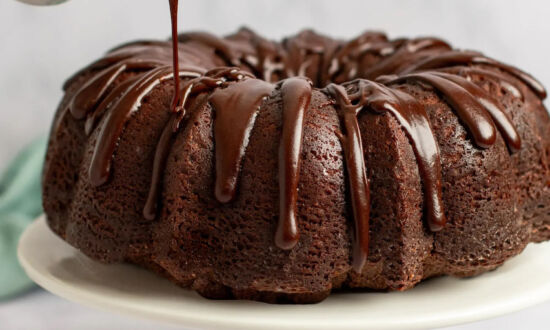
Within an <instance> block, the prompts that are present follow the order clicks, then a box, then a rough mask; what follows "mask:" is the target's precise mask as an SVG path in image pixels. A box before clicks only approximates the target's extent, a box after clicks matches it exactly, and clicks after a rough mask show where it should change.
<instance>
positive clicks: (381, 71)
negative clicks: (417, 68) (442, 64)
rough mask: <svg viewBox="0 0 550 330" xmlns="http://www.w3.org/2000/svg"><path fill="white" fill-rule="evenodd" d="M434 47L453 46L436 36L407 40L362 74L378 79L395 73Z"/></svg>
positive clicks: (437, 48) (444, 47)
mask: <svg viewBox="0 0 550 330" xmlns="http://www.w3.org/2000/svg"><path fill="white" fill-rule="evenodd" d="M434 49H436V50H441V49H444V50H445V49H451V46H449V44H447V43H446V42H444V41H442V40H439V39H434V38H420V39H412V40H408V41H405V42H403V44H402V45H401V46H400V47H399V48H398V49H397V50H396V51H395V52H394V53H392V54H391V56H388V57H386V58H385V59H383V60H381V61H380V62H378V63H377V64H375V65H374V66H373V67H371V68H369V69H368V70H366V71H365V72H364V73H363V74H362V77H363V78H367V79H376V78H377V77H379V76H381V75H386V74H392V73H395V72H397V71H398V69H399V68H400V67H402V66H403V65H404V64H406V63H410V62H411V61H412V62H416V61H418V60H419V59H420V58H422V57H423V56H426V55H425V53H426V52H427V51H430V50H432V51H433V50H434ZM349 78H354V77H349Z"/></svg>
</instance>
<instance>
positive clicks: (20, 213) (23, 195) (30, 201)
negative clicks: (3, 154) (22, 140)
mask: <svg viewBox="0 0 550 330" xmlns="http://www.w3.org/2000/svg"><path fill="white" fill-rule="evenodd" d="M45 152H46V141H45V139H40V140H37V141H35V142H33V143H32V144H31V145H29V146H28V147H26V148H25V149H24V150H23V151H22V152H21V153H20V154H19V155H18V156H17V157H16V158H15V160H14V161H13V163H12V164H11V165H10V166H9V167H8V169H7V171H6V172H5V173H4V175H3V176H2V177H1V178H0V260H1V262H0V300H1V299H6V298H8V297H11V296H14V295H17V294H18V293H22V292H24V291H26V290H28V289H29V288H31V287H32V286H33V282H32V281H31V280H30V279H29V278H28V277H27V275H26V274H25V272H24V271H23V269H22V268H21V266H20V265H19V262H18V261H17V242H18V241H19V237H20V236H21V234H22V233H23V231H24V230H25V227H26V226H27V225H28V224H30V223H31V222H32V221H33V220H34V219H35V218H37V217H38V216H39V215H40V214H41V213H42V197H41V188H40V176H41V174H42V165H43V163H44V154H45Z"/></svg>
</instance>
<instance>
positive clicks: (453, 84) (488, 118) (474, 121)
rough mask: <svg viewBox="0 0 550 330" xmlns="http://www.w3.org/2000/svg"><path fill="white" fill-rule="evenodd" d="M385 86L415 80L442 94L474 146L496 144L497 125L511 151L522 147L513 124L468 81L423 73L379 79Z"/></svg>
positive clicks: (449, 76) (501, 110) (484, 146)
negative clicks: (467, 130)
mask: <svg viewBox="0 0 550 330" xmlns="http://www.w3.org/2000/svg"><path fill="white" fill-rule="evenodd" d="M380 80H386V84H392V83H397V82H402V81H406V80H416V81H421V82H424V83H428V84H430V85H432V86H433V87H434V88H436V89H437V90H438V91H439V92H441V93H442V94H443V96H444V97H445V99H446V100H447V102H448V103H449V104H450V105H451V107H452V108H453V109H454V110H455V111H456V113H457V115H458V117H459V118H460V119H461V120H462V122H463V123H464V124H465V125H466V126H467V127H468V129H469V131H470V133H471V134H472V136H473V138H474V141H475V142H476V144H477V145H478V146H480V147H482V148H488V147H489V146H491V145H493V144H494V143H495V141H496V128H495V122H496V126H497V127H498V129H499V131H500V133H501V134H502V136H503V137H504V139H505V141H506V142H507V144H508V146H509V147H510V149H511V150H513V151H515V150H518V149H519V148H521V139H520V137H519V134H518V132H517V131H516V129H515V127H514V125H513V123H512V121H511V120H510V118H508V115H506V113H505V112H504V110H503V109H502V108H501V107H500V106H499V105H498V104H497V103H496V102H495V101H494V100H492V98H491V97H490V96H489V95H487V93H486V92H485V91H484V90H483V89H481V88H480V87H478V86H477V85H475V84H473V83H471V82H469V81H468V80H466V79H464V78H462V77H460V76H456V75H451V74H448V73H443V72H422V73H415V74H408V75H404V76H401V77H398V78H395V79H393V80H392V79H389V80H388V79H387V77H381V79H380Z"/></svg>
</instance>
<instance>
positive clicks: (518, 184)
mask: <svg viewBox="0 0 550 330" xmlns="http://www.w3.org/2000/svg"><path fill="white" fill-rule="evenodd" d="M422 40H424V39H411V40H405V39H399V40H388V39H386V37H385V36H384V35H382V34H378V33H366V34H364V35H362V36H361V37H359V38H357V39H356V40H353V41H350V42H344V41H340V40H333V39H330V38H327V37H324V36H320V35H317V34H315V33H313V32H311V31H306V32H303V33H301V34H299V35H297V36H295V37H292V38H288V39H286V40H285V41H284V42H283V43H275V42H271V41H267V40H265V39H262V38H260V37H259V36H257V35H255V34H254V33H253V32H251V31H249V30H246V29H243V30H241V31H240V32H239V33H237V34H235V35H232V36H229V37H227V38H225V39H220V38H216V37H214V36H211V35H207V34H202V33H195V34H193V33H191V34H186V35H181V36H180V47H181V49H182V50H183V52H184V53H185V54H184V55H182V57H180V62H181V64H182V65H187V66H189V65H192V66H193V67H200V68H204V69H205V70H210V69H213V68H215V67H218V66H226V65H234V66H238V67H239V68H240V70H243V72H244V71H249V72H251V73H252V74H254V75H255V76H256V77H258V78H260V79H264V80H267V81H278V80H280V79H284V78H287V77H291V76H296V75H305V76H307V77H309V78H310V79H311V80H312V81H313V84H314V86H315V87H316V88H313V91H312V93H311V100H310V102H309V104H308V105H307V108H306V109H304V110H305V111H304V120H303V130H302V132H303V133H302V139H301V141H302V142H301V152H300V154H299V155H300V157H299V160H300V166H299V181H298V187H297V191H298V192H299V193H298V194H297V195H296V198H297V201H296V205H297V207H296V215H297V216H296V219H297V228H298V231H299V239H297V241H296V243H295V245H294V246H293V247H292V248H290V249H283V248H280V247H278V246H277V244H275V241H274V235H275V232H276V230H277V226H278V221H280V219H279V218H280V211H279V205H280V200H281V198H282V195H281V191H280V185H279V184H280V179H281V177H280V176H281V172H280V164H279V162H280V158H279V157H280V148H281V139H282V134H283V133H282V130H283V124H282V123H283V110H284V106H283V103H284V102H285V101H284V100H283V95H282V91H281V88H279V87H277V88H275V87H274V89H273V91H272V92H271V93H270V94H269V96H268V97H266V98H264V99H263V100H262V101H261V104H260V107H259V110H258V112H257V115H256V117H255V121H254V123H253V126H252V127H251V130H250V135H249V137H248V139H247V142H248V144H247V145H246V152H244V153H243V154H242V160H241V162H240V163H239V164H238V165H239V169H238V185H237V193H236V194H235V196H234V198H233V199H232V200H231V201H229V202H223V203H222V202H220V201H219V199H218V198H216V195H215V194H214V190H215V186H216V166H217V162H216V151H219V150H217V149H216V146H217V143H216V139H215V138H214V134H215V127H214V126H215V125H216V120H221V119H219V118H217V116H216V111H217V110H218V111H220V110H219V109H215V108H214V106H213V105H212V99H211V95H212V94H213V93H216V91H214V90H213V89H210V90H207V91H204V92H202V93H200V92H199V93H197V94H196V95H194V96H193V98H192V99H190V101H189V104H188V110H187V113H186V117H185V120H184V122H183V123H182V124H181V125H180V127H179V130H177V132H176V133H175V134H174V136H173V138H172V140H171V143H170V144H169V148H168V149H167V155H166V157H165V158H162V157H161V158H158V157H156V156H155V154H157V153H158V152H159V140H161V135H162V134H163V132H164V131H165V130H166V127H167V122H169V121H170V120H171V118H172V113H171V111H170V103H171V101H172V94H173V89H174V88H173V82H172V81H171V80H169V79H166V80H162V81H160V82H159V83H158V84H157V85H155V86H153V88H152V89H151V90H150V91H148V92H147V93H145V94H144V95H143V97H142V98H141V99H139V104H138V106H137V108H136V109H135V111H133V112H132V113H131V114H130V115H129V116H128V118H127V119H126V120H125V121H124V122H123V128H122V130H121V132H120V134H118V135H117V136H115V137H114V138H113V139H114V140H113V141H114V142H116V148H115V150H114V151H113V153H112V155H111V154H109V155H110V156H111V157H112V158H109V159H110V166H109V172H108V180H106V181H105V182H101V183H100V184H97V183H94V180H93V175H92V178H91V176H90V172H91V168H92V167H93V166H94V164H93V162H94V157H95V155H94V153H96V152H97V149H98V148H99V147H98V146H97V144H98V143H99V142H98V141H100V139H101V138H104V137H102V135H105V134H108V133H109V132H106V128H105V127H107V124H106V123H107V122H108V121H109V116H113V114H112V113H114V110H111V108H113V107H115V106H114V105H113V104H115V103H116V100H117V98H115V99H113V100H112V102H111V103H112V104H107V106H106V107H105V110H106V112H105V114H102V115H101V114H100V116H98V117H97V118H98V119H99V120H98V121H97V122H96V123H95V125H90V124H89V123H88V125H89V126H90V127H88V129H86V127H85V126H86V122H87V121H89V117H90V116H93V115H94V111H95V112H97V109H98V108H101V106H99V104H100V103H101V102H102V101H104V99H105V98H108V97H109V96H106V95H110V94H113V95H114V96H115V97H118V98H122V97H123V95H124V94H120V95H115V94H116V93H115V91H116V88H117V86H120V85H121V84H124V83H125V82H128V81H130V80H131V79H133V78H135V77H138V78H139V77H141V75H143V74H144V72H147V70H150V68H146V69H144V68H143V67H139V66H131V65H128V67H125V68H123V69H121V73H120V74H118V75H116V76H114V78H113V79H112V80H111V81H109V82H108V83H105V84H104V85H103V86H101V87H104V88H103V89H102V91H101V93H100V94H98V95H102V96H101V99H99V100H97V99H94V97H95V96H94V94H93V93H92V94H90V93H83V92H82V91H83V90H85V89H86V86H90V85H91V84H92V83H91V82H93V81H94V79H96V80H97V77H98V75H99V74H101V73H102V72H105V70H108V69H109V66H108V65H112V63H120V62H121V61H125V60H128V57H123V56H121V57H120V58H117V57H116V56H114V55H113V54H115V55H116V54H117V51H118V52H120V51H121V50H122V51H125V50H131V51H132V52H134V51H135V53H132V54H133V55H136V54H137V56H138V57H139V56H142V57H143V58H145V59H149V58H153V57H154V59H155V61H158V62H160V63H164V64H166V63H169V62H168V61H169V60H170V59H169V58H168V57H167V55H166V54H165V53H164V52H163V51H162V50H163V49H165V48H166V49H168V51H169V43H168V42H143V43H137V44H136V43H134V44H129V45H126V46H122V47H121V48H118V49H116V50H114V51H113V53H110V54H109V55H107V57H106V58H107V59H109V60H105V59H104V60H100V61H99V62H96V63H95V64H93V65H92V66H90V67H88V68H87V69H84V70H83V71H81V72H80V73H78V74H77V75H75V77H73V78H72V79H70V80H69V81H68V83H67V85H66V94H65V97H64V99H63V100H62V102H61V104H60V106H59V109H58V111H57V114H56V117H55V120H54V124H53V126H52V131H51V136H50V141H49V148H48V153H47V157H46V163H45V168H44V175H43V196H44V197H43V198H44V209H45V212H46V214H47V218H48V223H49V225H50V227H51V228H52V230H53V231H54V232H55V233H57V234H58V235H59V236H61V237H62V238H63V239H65V240H66V241H67V242H68V243H70V244H71V245H73V246H75V247H76V248H78V249H80V250H81V251H82V252H84V253H85V254H86V255H88V256H89V257H91V258H93V259H96V260H99V261H101V262H106V263H112V262H130V263H135V264H138V265H141V266H144V267H147V268H150V269H152V270H153V271H155V272H157V273H159V274H161V275H162V276H165V277H167V278H169V279H171V280H172V281H174V282H175V283H177V284H179V285H181V286H184V287H189V288H191V289H193V290H196V291H197V292H199V293H200V294H201V295H204V296H206V297H210V298H236V299H253V300H261V301H267V302H295V303H311V302H317V301H320V300H322V299H324V298H326V297H327V296H328V295H329V294H330V292H331V290H332V289H337V288H372V289H384V290H385V289H389V290H405V289H409V288H411V287H413V286H414V285H416V284H417V283H419V282H420V281H421V280H424V279H427V278H429V277H433V276H439V275H453V276H459V277H463V276H472V275H476V274H479V273H482V272H485V271H488V270H492V269H495V268H496V267H498V266H500V265H501V264H502V263H503V262H504V261H506V260H507V259H509V258H510V257H512V256H514V255H517V254H518V253H520V252H521V251H522V250H523V249H524V248H525V246H526V245H527V244H528V243H529V242H540V241H544V240H547V239H549V238H550V175H549V172H548V159H549V157H550V119H549V116H548V113H547V111H546V109H545V108H544V106H543V104H542V101H541V99H542V98H543V97H544V91H543V90H541V89H540V88H539V89H537V86H536V85H534V83H532V82H531V83H530V81H529V80H528V79H527V78H525V77H524V76H521V75H519V74H518V73H517V72H518V71H513V70H512V69H509V68H508V67H503V66H500V64H499V65H495V64H494V63H487V62H483V61H477V62H476V61H469V62H460V63H451V64H452V65H451V64H449V63H447V65H442V66H440V67H433V68H428V69H430V70H432V69H433V70H438V72H443V71H444V72H445V73H448V74H450V75H453V76H458V77H467V78H468V80H469V81H471V82H473V83H474V84H475V85H477V86H479V87H480V88H481V90H483V91H484V93H486V94H487V95H489V96H490V97H492V99H494V100H495V102H496V103H497V104H498V105H499V106H500V107H501V108H502V110H503V111H504V113H505V114H506V115H507V116H508V117H509V118H510V120H511V123H512V124H513V126H515V129H516V131H517V133H518V135H519V137H520V138H521V148H519V150H517V151H516V150H512V149H513V147H511V146H510V143H509V142H507V141H506V140H505V139H504V138H503V135H502V134H501V133H502V131H501V130H499V131H497V134H496V140H494V142H493V144H492V145H491V146H490V147H487V146H485V147H480V146H479V145H478V144H476V142H475V141H474V138H473V137H472V134H473V133H472V131H471V130H469V129H468V128H467V127H466V126H467V125H465V122H464V119H463V118H462V117H460V116H457V109H456V107H457V105H455V104H454V103H453V102H452V96H449V95H445V93H443V92H441V90H439V89H438V88H434V86H433V84H430V83H426V82H425V81H424V82H423V81H420V80H418V79H416V78H414V77H409V78H406V79H405V78H403V79H401V78H400V77H404V76H405V75H407V74H410V73H411V72H417V71H411V72H407V69H408V68H410V67H413V66H414V65H416V64H418V63H420V62H421V61H422V60H425V59H426V58H428V57H429V56H435V55H437V56H439V55H441V54H444V53H446V52H449V51H451V49H450V47H449V46H448V45H447V44H445V43H444V42H442V41H440V40H437V39H429V40H430V45H429V46H427V47H425V48H420V49H418V50H415V49H413V47H411V45H412V44H414V43H415V42H416V44H418V43H421V42H422ZM135 47H141V48H140V49H139V50H135ZM369 47H370V48H369ZM407 47H408V48H407ZM159 49H160V50H159ZM359 49H361V50H362V51H361V52H359V51H358V50H359ZM365 49H367V50H368V49H370V50H372V51H364V50H365ZM407 49H408V50H407ZM352 50H354V51H352ZM348 51H349V52H348ZM147 52H150V53H151V54H149V55H147V56H143V54H144V53H147ZM404 52H406V54H405V53H404ZM266 53H267V54H271V55H270V56H267V55H265V54H266ZM346 54H347V55H346ZM480 56H481V55H480ZM266 59H269V61H267V60H266ZM455 62H456V61H455ZM155 63H156V62H155ZM330 63H333V64H332V65H331V64H330ZM334 63H336V64H337V65H338V70H336V71H335V70H333V69H331V67H332V66H334V65H335V64H334ZM331 70H332V71H331ZM472 70H473V71H472ZM475 70H482V71H475ZM409 71H410V70H409ZM419 71H421V70H420V69H419ZM422 72H424V71H422ZM430 72H431V71H430ZM390 74H391V75H394V74H396V75H397V77H390V78H391V79H390V78H385V79H382V80H380V81H381V82H384V86H385V87H383V88H388V89H390V90H392V91H395V90H397V91H402V92H404V93H405V94H408V95H410V96H412V97H413V98H414V100H416V102H418V104H419V105H420V106H422V107H423V109H425V111H426V113H427V118H428V120H429V123H430V126H431V129H432V131H433V137H434V138H435V141H436V142H437V146H438V148H439V150H438V155H439V157H440V165H441V169H440V174H441V182H440V188H441V200H442V202H443V206H444V217H445V218H446V221H447V223H446V225H445V226H444V227H443V228H442V229H440V230H437V231H432V230H430V227H429V226H428V224H427V220H426V212H427V211H426V205H425V204H426V198H427V197H426V191H425V186H423V182H425V177H424V176H423V174H422V173H421V171H420V168H419V163H418V157H417V155H416V154H415V150H414V146H413V144H412V143H411V138H410V136H409V135H408V133H407V131H406V130H405V129H404V128H403V125H402V123H401V122H400V121H399V120H398V119H397V118H396V117H395V116H393V115H392V114H390V113H389V112H385V113H378V112H375V111H362V112H361V113H359V115H358V116H357V122H358V127H359V131H360V138H361V142H362V143H361V146H362V149H363V152H364V161H365V164H366V175H367V177H368V183H369V189H370V220H369V225H370V228H369V231H368V239H369V240H368V244H367V245H368V246H367V247H368V256H366V258H367V259H366V262H365V263H364V265H363V266H362V267H361V268H360V271H356V270H354V269H353V268H352V266H353V262H354V261H353V259H354V258H355V257H354V254H353V249H354V242H355V243H357V242H356V240H357V239H356V236H355V234H354V233H355V231H356V230H357V229H356V227H355V226H354V220H353V218H354V215H353V214H354V213H353V212H354V209H353V208H352V201H351V200H350V193H351V189H352V188H350V181H349V179H348V176H349V170H348V168H349V167H346V166H349V165H346V164H349V160H348V161H346V159H345V156H344V155H345V153H344V152H343V147H344V146H345V143H344V142H343V141H346V140H345V137H344V139H342V134H343V133H342V132H343V129H342V120H341V117H340V113H341V112H340V111H341V108H342V107H343V105H342V104H341V103H338V102H337V101H336V98H335V97H334V95H333V94H331V93H330V92H329V91H330V90H329V89H323V90H320V89H319V88H322V87H325V86H326V85H327V84H329V83H331V82H334V83H343V82H345V81H349V80H353V79H355V78H369V79H375V78H377V77H379V76H382V75H390ZM529 78H530V77H529ZM189 79H191V78H186V77H183V76H182V83H185V82H187V81H189ZM247 79H248V80H249V79H253V78H245V81H246V80H247ZM259 83H260V82H258V84H259ZM228 84H229V85H228V87H223V88H231V87H230V86H234V85H235V86H236V85H239V84H243V82H234V83H232V82H231V83H228ZM371 84H372V83H371ZM345 86H346V90H347V92H348V94H350V95H351V94H352V92H353V91H354V90H356V89H360V88H361V86H360V83H358V82H357V81H355V82H353V83H351V84H349V85H345ZM381 86H382V85H381ZM96 87H97V86H96ZM98 90H99V88H98ZM98 93H99V92H98ZM235 94H237V93H235ZM82 95H84V96H85V98H86V100H84V102H82V100H80V103H81V105H82V104H85V105H86V107H89V108H90V109H91V110H90V109H88V112H86V113H85V115H83V116H79V115H78V111H74V110H75V104H76V103H78V102H79V100H78V98H79V97H80V98H82V97H83V96H82ZM350 98H351V97H350ZM459 106H460V105H459ZM94 109H95V110H94ZM77 110H78V109H77ZM109 111H111V112H109ZM218 116H219V115H218ZM86 118H88V119H86ZM495 121H496V119H495ZM86 131H88V133H89V134H87V132H86ZM344 133H345V132H344ZM347 133H349V132H347ZM101 141H105V140H101ZM157 159H161V160H162V159H164V166H163V167H162V169H163V171H162V176H161V178H160V183H159V187H160V193H159V198H158V201H159V202H158V212H156V213H155V214H156V215H155V216H154V219H153V220H150V219H146V217H144V215H143V212H144V205H145V204H146V203H147V202H148V196H149V195H150V190H151V187H152V185H154V182H152V181H154V180H152V173H153V172H154V162H155V161H156V160H157ZM346 162H347V163H346ZM438 164H439V163H438ZM356 221H357V220H356Z"/></svg>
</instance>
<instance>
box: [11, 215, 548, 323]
mask: <svg viewBox="0 0 550 330" xmlns="http://www.w3.org/2000/svg"><path fill="white" fill-rule="evenodd" d="M18 255H19V260H20V261H21V265H22V266H23V268H24V269H25V270H26V272H27V274H28V275H29V276H30V277H31V278H32V279H33V280H34V281H35V282H36V283H38V284H39V285H40V286H42V287H43V288H45V289H46V290H49V291H51V292H52V293H54V294H56V295H59V296H61V297H64V298H66V299H69V300H72V301H75V302H79V303H82V304H85V305H89V306H93V307H98V308H101V309H105V310H109V311H117V312H122V313H125V314H129V315H132V316H135V317H142V318H150V319H156V320H160V321H165V322H171V323H176V324H179V325H181V326H186V327H193V328H194V327H198V328H215V329H258V328H262V329H367V328H368V329H415V328H416V329H418V328H433V327H442V326H450V325H456V324H460V323H466V322H471V321H476V320H481V319H486V318H490V317H495V316H498V315H502V314H505V313H509V312H513V311H517V310H520V309H523V308H526V307H529V306H532V305H535V304H538V303H541V302H543V301H544V300H546V299H548V298H550V262H549V261H550V244H549V243H544V244H537V245H530V246H529V247H528V248H527V249H526V250H525V251H524V252H523V253H522V254H521V255H520V256H518V257H516V258H514V259H512V260H510V261H509V262H507V263H506V264H505V265H504V266H502V267H501V268H499V269H498V270H496V271H493V272H490V273H487V274H484V275H482V276H478V277H475V278H470V279H455V278H450V277H442V278H437V279H432V280H429V281H427V282H425V283H422V284H420V285H419V286H417V287H416V288H414V289H412V290H409V291H406V292H391V293H372V292H363V293H361V292H355V293H337V294H333V295H331V296H330V297H329V298H328V299H326V300H325V301H323V302H321V303H319V304H315V305H270V304H265V303H259V302H251V301H231V300H228V301H213V300H207V299H204V298H202V297H200V296H199V295H197V294H196V293H194V292H192V291H188V290H185V289H181V288H179V287H176V286H175V285H173V284H172V283H170V282H169V281H168V280H166V279H163V278H160V277H158V276H156V275H154V274H152V273H150V272H148V271H145V270H143V269H140V268H138V267H135V266H131V265H103V264H99V263H97V262H95V261H92V260H90V259H89V258H87V257H86V256H84V255H83V254H82V253H80V252H79V251H77V250H75V249H74V248H72V247H71V246H69V245H68V244H67V243H65V242H64V241H62V240H61V239H60V238H58V237H57V236H55V235H54V234H53V233H52V232H51V231H50V230H49V228H48V226H47V225H46V222H45V220H44V218H43V217H41V218H39V219H38V220H37V221H35V222H34V223H33V224H32V225H30V226H29V227H28V228H27V230H26V231H25V233H24V234H23V235H22V237H21V240H20V242H19V249H18Z"/></svg>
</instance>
